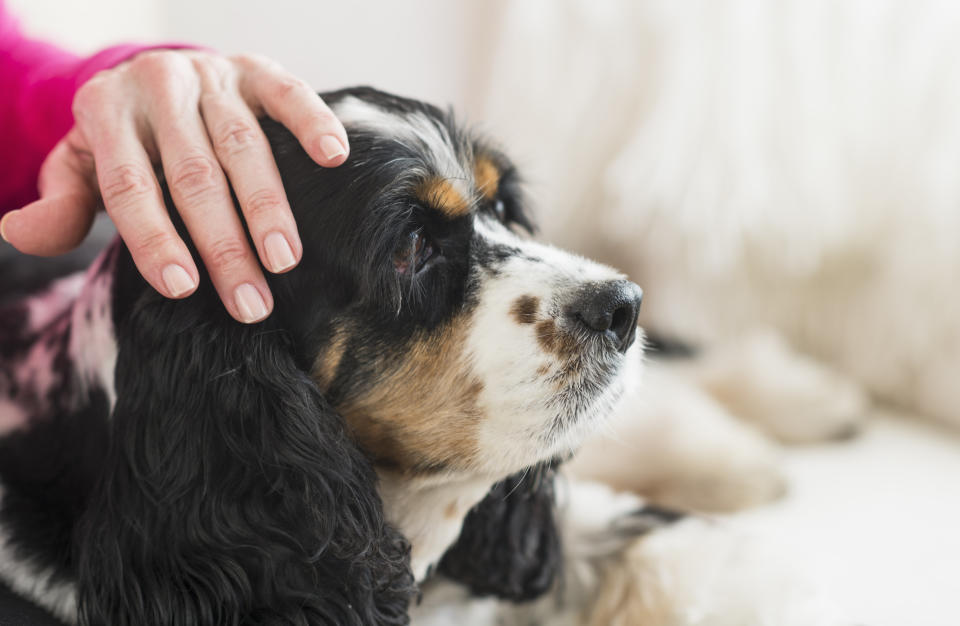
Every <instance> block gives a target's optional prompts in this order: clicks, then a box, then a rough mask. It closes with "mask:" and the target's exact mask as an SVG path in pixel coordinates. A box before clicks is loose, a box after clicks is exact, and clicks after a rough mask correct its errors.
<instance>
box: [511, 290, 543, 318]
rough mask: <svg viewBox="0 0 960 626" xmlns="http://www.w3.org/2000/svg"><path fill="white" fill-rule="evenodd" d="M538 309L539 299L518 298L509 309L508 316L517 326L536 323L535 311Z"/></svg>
mask: <svg viewBox="0 0 960 626" xmlns="http://www.w3.org/2000/svg"><path fill="white" fill-rule="evenodd" d="M539 307H540V298H535V297H534V296H520V297H519V298H517V299H516V300H515V301H514V303H513V305H511V307H510V315H512V316H513V319H515V320H517V323H518V324H533V323H534V322H536V321H537V309H538V308H539Z"/></svg>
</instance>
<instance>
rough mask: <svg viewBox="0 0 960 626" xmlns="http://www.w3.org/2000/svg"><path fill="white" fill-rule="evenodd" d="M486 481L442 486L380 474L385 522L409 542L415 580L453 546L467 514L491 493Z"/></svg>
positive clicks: (468, 481)
mask: <svg viewBox="0 0 960 626" xmlns="http://www.w3.org/2000/svg"><path fill="white" fill-rule="evenodd" d="M491 486H492V481H490V480H489V479H459V480H449V481H444V482H441V483H434V482H431V481H430V480H429V479H409V478H403V477H399V476H396V475H394V474H389V473H386V472H381V473H380V496H381V498H383V506H384V510H385V512H386V515H387V519H388V520H389V521H390V523H391V524H393V525H394V526H395V527H396V528H398V529H399V530H400V532H401V533H402V534H403V535H404V536H405V537H406V538H407V540H408V541H409V542H410V546H411V548H410V566H411V568H412V570H413V575H414V578H416V580H418V581H421V580H423V579H424V578H426V576H427V574H428V572H429V570H430V567H431V566H433V565H434V564H436V563H437V562H438V561H439V560H440V558H441V557H442V556H443V553H444V552H446V550H447V549H448V548H449V547H450V546H451V545H453V543H454V542H455V541H456V540H457V537H458V536H459V535H460V530H461V529H462V528H463V520H464V518H465V517H466V515H467V513H468V512H469V511H470V509H471V508H473V506H474V505H475V504H477V503H478V502H479V501H480V500H482V499H483V497H484V496H485V495H486V494H487V492H489V491H490V487H491Z"/></svg>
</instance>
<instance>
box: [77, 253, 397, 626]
mask: <svg viewBox="0 0 960 626" xmlns="http://www.w3.org/2000/svg"><path fill="white" fill-rule="evenodd" d="M124 254H126V252H124ZM125 262H126V264H127V266H128V268H131V269H129V271H130V272H133V270H132V265H131V263H130V261H129V257H128V256H127V257H126V261H125ZM201 289H203V290H206V292H205V293H197V294H195V295H194V296H192V297H191V299H190V300H193V303H191V302H190V300H186V301H180V302H173V301H167V300H164V299H163V298H160V297H159V296H157V295H156V294H154V293H152V291H151V290H149V288H145V290H144V293H143V294H142V295H141V296H140V297H139V299H138V300H137V302H136V304H135V305H134V306H133V307H132V308H131V310H129V312H128V315H127V318H126V320H125V322H124V323H123V324H121V325H120V327H118V329H117V333H118V344H119V353H118V359H117V368H116V369H117V375H116V392H117V397H116V406H115V409H114V411H113V417H112V423H111V429H112V430H111V437H112V439H111V442H110V445H109V449H108V450H107V451H106V452H105V455H106V460H105V468H106V469H105V472H104V474H103V476H102V477H101V480H100V482H99V484H98V485H97V487H96V490H95V494H94V496H93V497H92V499H91V502H90V505H89V509H88V510H87V511H86V512H85V514H84V517H83V519H82V520H81V524H80V525H79V528H78V531H77V532H78V536H77V537H76V545H77V546H78V547H77V550H78V554H77V555H76V556H77V564H78V580H79V585H78V603H79V610H80V621H81V623H82V624H90V625H93V624H98V625H99V624H110V625H114V624H137V625H139V624H231V625H239V624H281V623H282V624H316V623H331V624H356V625H360V624H406V623H407V621H408V620H407V607H408V601H409V599H410V597H411V594H412V592H413V580H412V576H411V574H410V570H409V554H408V553H409V546H408V545H407V543H406V542H405V540H404V539H403V538H402V537H401V536H400V535H399V534H398V533H397V532H396V531H394V530H393V529H392V528H391V527H389V526H388V525H387V524H386V522H385V521H384V516H383V511H382V504H381V501H380V498H379V496H378V494H377V491H376V484H375V474H374V472H373V471H372V469H371V467H370V464H369V462H368V461H367V460H366V459H365V458H364V456H363V455H362V453H361V452H360V451H359V450H358V449H357V447H356V446H355V444H354V443H353V442H352V441H351V440H350V439H349V438H348V436H347V435H346V433H345V428H344V425H343V422H342V419H341V418H340V416H339V415H337V414H336V413H335V412H334V411H333V410H332V409H331V408H330V406H328V404H327V403H326V402H325V400H324V398H323V397H322V396H321V394H320V393H319V391H318V390H317V388H316V386H315V385H314V383H313V382H312V381H311V379H310V378H309V377H308V376H307V375H306V374H305V373H304V371H302V369H300V368H299V367H298V366H297V363H296V362H295V359H294V357H293V356H292V346H291V345H290V344H291V340H290V338H289V337H288V336H287V334H286V332H285V331H284V330H283V329H282V328H280V327H279V323H278V322H273V323H271V322H270V321H269V320H268V321H267V322H264V323H262V324H259V325H256V326H247V325H241V324H238V323H235V322H233V321H232V320H230V319H229V318H228V317H227V316H226V314H225V312H224V311H223V309H222V306H220V305H219V303H218V302H217V301H216V296H215V294H213V293H212V288H211V287H210V286H209V283H205V284H204V286H202V287H201ZM273 317H277V315H276V314H275V315H274V316H273ZM272 324H277V325H272Z"/></svg>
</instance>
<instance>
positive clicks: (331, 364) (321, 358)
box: [313, 327, 349, 391]
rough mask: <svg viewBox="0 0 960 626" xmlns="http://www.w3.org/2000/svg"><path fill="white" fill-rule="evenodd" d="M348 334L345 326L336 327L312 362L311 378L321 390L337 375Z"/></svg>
mask: <svg viewBox="0 0 960 626" xmlns="http://www.w3.org/2000/svg"><path fill="white" fill-rule="evenodd" d="M347 339H349V334H348V332H347V328H346V327H338V328H336V329H335V330H334V331H333V336H332V337H331V339H330V342H329V343H328V344H327V346H326V348H325V349H323V350H321V351H320V354H319V355H318V356H317V360H316V361H314V363H313V379H314V380H315V381H316V383H317V386H318V387H319V388H320V390H321V391H326V390H327V389H329V388H330V385H332V384H333V381H334V379H335V378H336V377H337V370H338V369H340V361H342V360H343V354H344V352H345V351H346V349H347Z"/></svg>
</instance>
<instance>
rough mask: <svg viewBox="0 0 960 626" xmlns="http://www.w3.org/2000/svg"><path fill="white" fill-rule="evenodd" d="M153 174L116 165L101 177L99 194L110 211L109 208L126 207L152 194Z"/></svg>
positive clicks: (144, 170) (132, 167)
mask: <svg viewBox="0 0 960 626" xmlns="http://www.w3.org/2000/svg"><path fill="white" fill-rule="evenodd" d="M153 187H154V185H153V174H152V173H150V172H148V171H147V170H146V169H145V168H143V167H141V166H138V165H134V164H132V163H127V164H123V165H118V166H116V167H114V168H112V169H110V170H109V171H107V172H106V173H105V174H104V175H103V180H102V182H101V183H100V194H101V195H102V196H103V202H104V204H105V205H106V206H107V209H108V210H110V209H111V206H121V207H122V206H126V205H129V204H131V203H134V202H136V201H137V200H138V199H141V198H143V197H144V196H147V195H150V194H151V193H153Z"/></svg>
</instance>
